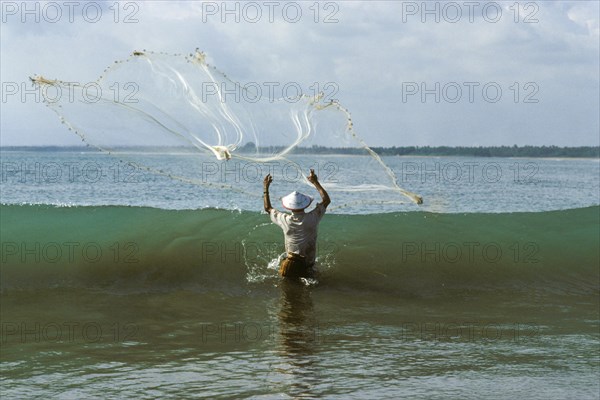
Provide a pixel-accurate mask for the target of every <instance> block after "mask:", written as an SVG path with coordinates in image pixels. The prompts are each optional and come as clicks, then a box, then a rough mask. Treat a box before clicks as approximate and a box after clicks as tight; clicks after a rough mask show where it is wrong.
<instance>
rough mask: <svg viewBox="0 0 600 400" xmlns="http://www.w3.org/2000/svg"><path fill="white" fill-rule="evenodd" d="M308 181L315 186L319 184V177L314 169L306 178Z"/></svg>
mask: <svg viewBox="0 0 600 400" xmlns="http://www.w3.org/2000/svg"><path fill="white" fill-rule="evenodd" d="M306 179H308V181H309V182H310V183H312V184H313V185H316V184H317V183H319V178H317V176H316V175H315V170H314V169H311V170H310V175H308V176H307V177H306Z"/></svg>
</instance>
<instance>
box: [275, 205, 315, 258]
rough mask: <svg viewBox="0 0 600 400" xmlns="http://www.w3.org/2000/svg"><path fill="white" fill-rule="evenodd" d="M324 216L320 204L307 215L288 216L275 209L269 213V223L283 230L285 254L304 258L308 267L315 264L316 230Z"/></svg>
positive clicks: (302, 213) (293, 214) (297, 213)
mask: <svg viewBox="0 0 600 400" xmlns="http://www.w3.org/2000/svg"><path fill="white" fill-rule="evenodd" d="M324 214H325V206H323V204H322V203H319V204H317V206H316V207H315V208H314V210H312V211H310V212H308V213H305V212H304V211H301V212H294V213H292V214H288V213H282V212H279V211H277V210H276V209H272V210H271V212H270V215H271V221H273V223H275V224H277V225H279V226H280V227H281V229H282V230H283V234H284V236H285V250H286V252H288V253H295V254H299V255H301V256H303V257H305V259H306V263H307V264H308V265H309V266H310V265H312V264H314V262H315V258H316V246H317V228H318V225H319V222H320V221H321V218H323V215H324Z"/></svg>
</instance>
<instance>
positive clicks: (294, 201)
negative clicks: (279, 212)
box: [281, 191, 313, 210]
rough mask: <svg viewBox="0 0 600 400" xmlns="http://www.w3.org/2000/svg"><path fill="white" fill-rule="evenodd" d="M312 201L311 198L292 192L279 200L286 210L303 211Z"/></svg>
mask: <svg viewBox="0 0 600 400" xmlns="http://www.w3.org/2000/svg"><path fill="white" fill-rule="evenodd" d="M312 201H313V198H312V197H310V196H307V195H305V194H302V193H299V192H296V191H293V192H292V193H290V194H288V195H287V196H285V197H283V198H282V199H281V203H282V204H283V206H284V207H285V208H287V209H288V210H304V209H305V208H306V207H308V206H309V205H310V203H312Z"/></svg>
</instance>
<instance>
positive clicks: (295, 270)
mask: <svg viewBox="0 0 600 400" xmlns="http://www.w3.org/2000/svg"><path fill="white" fill-rule="evenodd" d="M279 275H281V276H283V277H286V278H311V277H312V276H313V275H314V270H313V264H311V265H308V264H307V262H306V259H305V258H304V256H301V255H300V254H296V253H287V255H286V257H285V258H284V259H283V260H281V263H280V264H279Z"/></svg>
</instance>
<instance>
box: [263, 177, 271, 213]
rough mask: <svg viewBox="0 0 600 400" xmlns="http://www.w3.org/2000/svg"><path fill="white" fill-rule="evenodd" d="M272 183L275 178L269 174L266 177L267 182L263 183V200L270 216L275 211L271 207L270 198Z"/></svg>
mask: <svg viewBox="0 0 600 400" xmlns="http://www.w3.org/2000/svg"><path fill="white" fill-rule="evenodd" d="M271 182H273V177H272V176H271V174H268V175H267V176H265V180H264V181H263V198H264V202H265V211H266V212H268V213H269V214H270V213H271V210H272V209H273V206H272V205H271V199H270V198H269V186H270V185H271Z"/></svg>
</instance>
